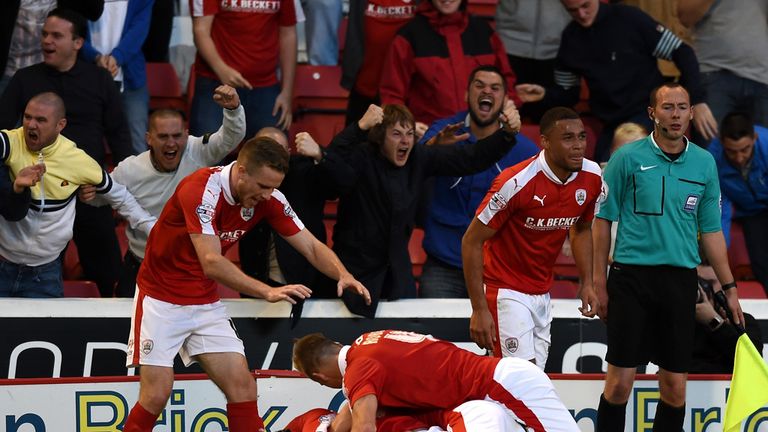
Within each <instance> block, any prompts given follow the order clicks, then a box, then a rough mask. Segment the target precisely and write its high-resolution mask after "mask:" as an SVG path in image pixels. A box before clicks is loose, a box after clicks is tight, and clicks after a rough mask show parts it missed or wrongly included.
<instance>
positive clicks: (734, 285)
mask: <svg viewBox="0 0 768 432" xmlns="http://www.w3.org/2000/svg"><path fill="white" fill-rule="evenodd" d="M722 288H723V291H728V290H729V289H731V288H736V281H733V282H731V283H727V284H723V286H722Z"/></svg>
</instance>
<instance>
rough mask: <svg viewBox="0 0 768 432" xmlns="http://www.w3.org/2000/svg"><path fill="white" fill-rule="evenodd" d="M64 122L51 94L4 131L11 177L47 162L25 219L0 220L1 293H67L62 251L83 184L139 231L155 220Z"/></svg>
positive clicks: (1, 138)
mask: <svg viewBox="0 0 768 432" xmlns="http://www.w3.org/2000/svg"><path fill="white" fill-rule="evenodd" d="M66 124H67V119H66V113H65V110H64V101H63V100H62V99H61V98H60V97H59V96H57V95H56V94H55V93H50V92H47V93H41V94H39V95H37V96H34V97H33V98H32V99H30V101H29V103H27V107H26V109H25V110H24V125H23V126H22V127H20V128H18V129H13V130H2V131H0V157H2V160H3V162H4V163H5V165H7V166H8V167H9V168H10V171H11V175H13V176H17V175H18V173H20V172H22V171H23V169H24V167H28V166H29V165H31V164H35V163H37V164H41V165H42V164H44V165H45V174H43V175H42V179H41V180H40V182H39V183H38V184H37V185H35V186H33V187H32V191H31V193H32V204H31V205H30V208H29V211H28V212H27V216H26V218H24V219H22V220H21V221H19V222H15V223H3V224H0V257H1V258H0V269H2V271H0V296H3V297H8V296H12V297H61V296H63V294H64V286H63V283H62V274H61V259H60V258H59V255H60V254H61V252H62V251H63V250H64V248H65V247H66V246H67V243H68V242H69V240H70V239H71V238H72V225H73V224H74V219H75V201H76V200H77V191H78V188H79V186H80V185H94V186H96V193H97V194H99V195H102V196H103V198H104V199H105V200H107V202H109V204H110V205H111V206H112V207H113V208H115V209H116V210H117V211H118V212H119V213H120V214H121V215H123V216H124V217H126V218H127V219H128V221H129V223H130V224H131V225H132V226H133V227H134V228H136V229H139V230H143V231H144V232H145V233H149V230H150V229H151V228H152V225H153V224H154V222H155V218H154V217H153V216H152V215H150V214H149V213H147V212H146V211H144V209H142V208H141V207H140V206H139V205H138V203H136V200H135V199H134V198H133V196H131V194H130V193H129V192H128V191H127V190H126V189H125V187H124V186H122V185H121V184H119V183H117V182H114V181H112V178H111V177H110V176H109V174H107V172H106V171H104V169H103V168H101V166H99V164H98V163H97V162H96V161H95V160H93V159H92V158H91V157H90V156H88V155H87V154H86V153H85V152H84V151H83V150H81V149H79V148H78V147H77V146H76V144H75V143H74V142H72V141H70V140H69V139H67V138H66V137H64V136H63V135H61V131H62V129H64V127H65V126H66ZM110 210H111V209H110Z"/></svg>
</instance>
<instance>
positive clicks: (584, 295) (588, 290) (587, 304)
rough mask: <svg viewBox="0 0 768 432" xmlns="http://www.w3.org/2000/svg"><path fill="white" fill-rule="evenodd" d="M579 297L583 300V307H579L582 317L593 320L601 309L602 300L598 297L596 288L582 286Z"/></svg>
mask: <svg viewBox="0 0 768 432" xmlns="http://www.w3.org/2000/svg"><path fill="white" fill-rule="evenodd" d="M578 297H579V299H581V306H580V307H579V312H581V315H582V316H585V317H587V318H593V317H594V316H595V315H596V314H597V311H598V309H599V308H600V300H599V299H598V297H597V293H596V292H595V288H594V287H593V286H592V285H582V286H581V288H580V289H579V293H578Z"/></svg>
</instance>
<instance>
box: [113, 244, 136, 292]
mask: <svg viewBox="0 0 768 432" xmlns="http://www.w3.org/2000/svg"><path fill="white" fill-rule="evenodd" d="M139 267H141V259H140V258H139V257H137V256H136V255H134V254H133V252H131V250H130V249H128V250H127V251H126V252H125V256H124V257H123V266H122V267H121V268H120V278H119V279H118V280H117V288H116V289H115V297H129V298H132V297H133V295H134V294H135V293H136V276H138V274H139Z"/></svg>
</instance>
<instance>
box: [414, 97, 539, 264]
mask: <svg viewBox="0 0 768 432" xmlns="http://www.w3.org/2000/svg"><path fill="white" fill-rule="evenodd" d="M467 117H468V111H461V112H459V113H458V114H456V115H454V116H453V117H449V118H445V119H441V120H437V121H435V122H434V123H432V125H431V126H430V127H429V130H427V132H426V133H425V134H424V137H423V138H422V139H421V143H420V145H424V144H423V143H425V142H426V141H427V140H429V139H430V138H432V137H433V136H434V135H436V134H437V133H438V132H440V130H442V129H443V128H444V127H445V126H448V125H449V124H455V123H460V122H464V126H463V127H462V128H461V129H460V130H459V132H457V133H458V134H462V133H464V132H469V133H470V137H469V139H468V140H467V141H464V142H462V143H459V144H460V145H466V144H469V143H475V142H477V138H475V136H474V135H472V133H471V132H470V130H469V125H468V123H467ZM538 152H539V148H538V147H537V146H536V144H534V143H533V141H531V140H530V139H528V138H527V137H525V136H523V135H518V136H517V144H516V145H515V146H514V147H512V150H510V151H509V152H508V153H507V154H506V155H504V156H503V157H502V158H501V159H499V160H498V162H496V164H495V166H493V167H491V168H488V169H487V170H485V171H483V172H481V173H478V174H474V175H469V176H463V177H447V176H442V177H435V183H434V189H433V190H432V202H431V204H430V207H429V213H428V215H427V218H426V221H425V222H424V243H423V247H424V250H425V251H426V252H427V254H428V255H429V256H430V257H432V258H436V259H438V260H440V261H442V262H443V263H445V264H449V265H452V266H454V267H457V268H462V267H463V266H462V264H461V238H462V237H463V236H464V232H465V231H466V230H467V228H468V227H469V223H470V222H471V221H472V218H473V217H474V216H475V211H477V207H478V206H479V205H480V202H481V201H482V200H483V198H485V195H486V193H487V192H488V189H489V188H490V187H491V183H492V182H493V179H495V178H496V176H498V175H499V173H501V171H502V170H503V169H504V168H507V167H509V166H512V165H515V164H516V163H518V162H521V161H523V160H525V159H528V158H529V157H531V156H534V155H536V154H537V153H538Z"/></svg>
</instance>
